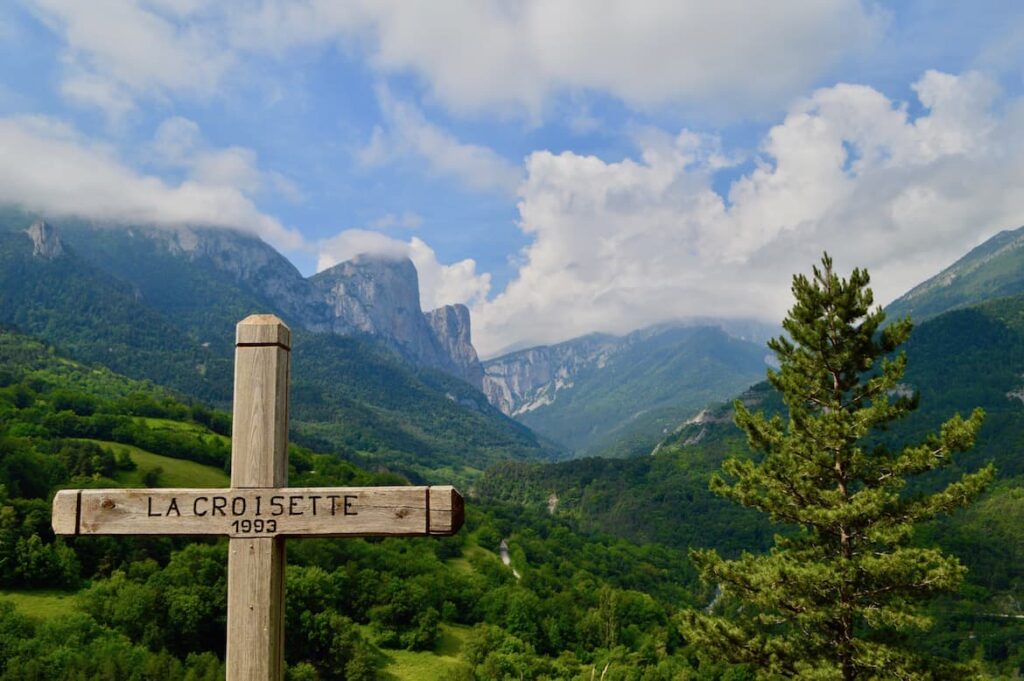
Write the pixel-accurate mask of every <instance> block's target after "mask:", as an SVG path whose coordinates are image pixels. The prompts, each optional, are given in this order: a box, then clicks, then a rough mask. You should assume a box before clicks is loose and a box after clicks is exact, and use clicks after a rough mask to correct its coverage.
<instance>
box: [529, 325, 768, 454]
mask: <svg viewBox="0 0 1024 681" xmlns="http://www.w3.org/2000/svg"><path fill="white" fill-rule="evenodd" d="M570 342H571V341H570ZM621 344H622V348H621V349H619V350H618V351H616V352H614V353H613V354H611V355H610V356H609V357H608V359H607V360H606V361H602V362H598V363H592V364H591V365H589V366H587V367H586V368H584V369H582V370H580V371H579V372H578V373H576V374H575V375H574V376H573V377H572V383H573V385H572V387H571V388H566V389H562V390H559V391H558V392H557V393H555V395H554V399H553V401H551V402H550V403H547V404H542V405H540V406H538V407H537V408H536V409H533V410H531V411H527V412H525V413H522V414H520V415H518V416H517V419H518V420H519V421H521V422H522V423H524V424H526V425H527V426H529V427H530V428H532V429H533V430H534V431H536V432H538V433H540V434H542V435H544V436H546V437H549V438H551V439H552V440H555V441H557V442H560V443H562V444H564V445H565V446H566V447H567V448H569V449H570V450H571V451H573V452H574V453H575V455H577V456H588V455H589V456H594V455H598V456H636V455H643V454H648V453H649V452H650V451H651V449H652V448H653V447H654V445H656V444H657V443H658V442H659V441H660V440H661V439H662V438H663V437H664V436H665V433H666V432H667V430H670V429H671V428H673V427H674V426H675V425H676V424H677V423H678V422H679V421H680V420H682V419H683V418H685V417H686V416H687V415H688V414H690V413H692V412H693V411H694V410H696V409H698V408H700V407H701V406H703V405H705V404H707V403H708V402H710V401H713V400H719V399H722V398H724V397H727V396H729V395H731V394H734V393H735V392H737V391H738V390H742V389H743V388H745V387H746V386H748V385H750V384H751V383H754V382H756V381H758V380H760V379H762V378H764V371H765V364H764V357H765V355H766V351H765V349H764V348H763V347H762V346H761V345H759V344H756V343H751V342H748V341H743V340H740V339H737V338H733V337H731V336H729V335H728V334H726V333H725V332H724V331H722V330H721V329H719V328H715V327H675V328H673V327H665V328H656V329H651V330H645V331H642V332H637V333H634V334H630V335H629V336H627V337H626V338H625V339H622V341H621Z"/></svg>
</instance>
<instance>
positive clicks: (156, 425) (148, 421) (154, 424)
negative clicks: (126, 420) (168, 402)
mask: <svg viewBox="0 0 1024 681" xmlns="http://www.w3.org/2000/svg"><path fill="white" fill-rule="evenodd" d="M135 420H136V421H139V422H140V423H143V424H145V426H146V427H147V428H149V429H150V430H171V431H174V432H177V433H192V434H193V435H195V436H197V437H206V438H211V437H212V438H216V439H218V440H220V441H221V442H223V443H225V444H230V443H231V438H228V437H224V436H223V435H218V434H217V433H214V432H213V431H211V430H209V429H207V428H206V427H204V426H201V425H199V424H196V423H185V422H184V421H172V420H171V419H157V418H151V417H148V416H140V417H138V418H136V419H135Z"/></svg>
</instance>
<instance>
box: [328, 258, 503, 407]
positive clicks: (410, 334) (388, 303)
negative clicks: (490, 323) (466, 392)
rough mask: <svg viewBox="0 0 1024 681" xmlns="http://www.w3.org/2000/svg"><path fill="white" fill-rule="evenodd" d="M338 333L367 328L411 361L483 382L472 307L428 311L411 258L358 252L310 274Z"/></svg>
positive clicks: (469, 380) (332, 327) (476, 382)
mask: <svg viewBox="0 0 1024 681" xmlns="http://www.w3.org/2000/svg"><path fill="white" fill-rule="evenodd" d="M310 283H311V284H312V286H313V288H314V290H315V291H316V292H317V293H318V294H319V296H320V298H321V300H323V301H324V302H325V303H326V304H327V307H328V311H329V315H330V318H329V320H328V323H329V325H330V328H331V330H332V331H334V332H335V333H340V334H350V333H364V334H367V335H370V336H374V337H376V338H378V339H380V340H383V341H384V343H385V344H386V345H388V346H389V347H391V348H392V349H394V350H396V351H397V352H399V354H401V355H403V356H405V357H406V358H408V359H410V360H412V361H413V362H415V363H417V364H420V365H424V366H428V367H432V368H436V369H441V370H443V371H446V372H448V373H450V374H453V375H455V376H458V377H459V378H462V379H464V380H466V381H468V382H469V383H471V384H472V385H474V386H476V387H477V388H479V387H480V381H481V377H482V375H483V370H482V368H481V367H480V362H479V360H478V359H477V357H476V350H474V349H473V346H472V344H471V343H470V326H469V310H467V309H466V308H465V306H458V307H460V308H461V310H456V307H455V306H448V307H444V308H441V309H440V310H435V311H434V312H431V313H429V314H426V315H424V314H423V311H422V310H421V308H420V290H419V278H418V276H417V274H416V267H415V266H414V265H413V264H412V261H411V260H409V259H408V258H389V257H385V256H376V255H367V254H362V255H358V256H356V257H355V258H353V259H352V260H348V261H345V262H343V263H339V264H337V265H335V266H334V267H331V268H330V269H327V270H324V271H323V272H320V273H319V274H317V275H315V276H313V277H312V278H311V279H310Z"/></svg>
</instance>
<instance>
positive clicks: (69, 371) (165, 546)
mask: <svg viewBox="0 0 1024 681" xmlns="http://www.w3.org/2000/svg"><path fill="white" fill-rule="evenodd" d="M0 357H2V360H3V362H2V365H3V366H4V370H3V373H2V375H0V386H2V387H0V433H2V435H0V485H2V487H0V489H2V493H0V519H2V520H0V533H2V535H0V588H2V589H3V590H4V591H3V596H0V631H2V634H0V668H2V669H3V670H4V671H3V674H2V675H0V678H3V679H54V678H82V677H84V678H106V679H178V678H188V679H208V678H220V676H221V675H222V674H223V669H222V664H223V662H222V653H223V646H224V616H225V598H226V591H225V574H226V542H224V541H193V540H187V539H169V538H160V537H152V538H115V537H99V538H76V539H73V540H63V539H55V538H54V537H53V535H52V532H51V530H50V527H49V525H50V523H49V517H50V513H49V511H50V508H49V501H50V498H51V497H52V495H53V493H54V492H55V490H57V489H60V488H62V487H110V486H123V485H128V486H138V485H150V486H160V485H183V484H191V485H197V484H198V485H203V484H205V485H226V484H227V478H226V476H225V475H224V473H223V471H224V469H225V466H226V464H227V461H228V456H229V448H228V443H227V439H226V437H225V434H226V433H228V432H229V429H230V424H229V419H228V417H227V415H225V414H224V413H222V412H217V411H214V410H211V409H209V408H207V407H205V406H203V405H201V404H198V403H194V402H193V403H190V402H186V401H183V400H182V399H180V398H177V397H175V396H174V395H172V394H171V393H168V392H167V391H164V390H162V389H160V388H157V387H155V386H152V385H148V384H144V383H139V382H137V381H132V380H129V379H124V378H122V377H119V376H117V375H116V374H113V373H111V372H110V371H108V370H105V369H102V368H97V367H89V366H85V365H81V364H78V363H75V362H72V361H70V360H67V359H64V358H62V357H60V356H59V355H57V354H56V353H55V352H54V351H53V349H52V348H49V347H47V346H44V345H43V344H41V343H38V342H36V341H33V340H30V339H27V338H26V337H23V336H19V335H17V334H13V333H10V332H4V333H3V334H0ZM401 482H403V479H402V478H401V477H399V476H397V475H396V474H394V473H388V472H386V471H378V472H374V473H371V472H367V471H365V470H363V469H360V468H357V467H356V466H354V465H352V464H350V463H347V462H344V461H341V460H339V459H338V458H337V457H335V456H329V455H324V454H317V453H314V452H312V451H310V450H308V449H305V448H302V447H298V446H295V445H293V446H291V448H290V483H291V484H293V485H328V484H331V485H338V484H355V485H362V484H367V485H368V484H396V483H401ZM503 539H504V540H506V541H507V543H508V545H509V546H510V553H511V559H510V560H511V567H513V568H515V573H514V572H513V570H512V569H510V567H507V566H506V565H503V564H502V562H501V560H500V559H499V557H498V549H499V544H500V543H501V541H502V540H503ZM288 561H289V568H288V573H287V588H288V601H287V625H286V626H287V662H288V665H289V671H288V674H289V678H294V679H313V678H319V679H368V678H378V677H379V675H381V674H389V673H392V672H391V671H389V670H395V671H396V672H397V673H399V674H407V675H406V676H404V678H416V676H415V674H416V673H427V674H433V673H438V674H440V673H444V674H450V675H452V676H453V677H454V678H481V679H494V678H506V677H507V678H519V677H520V676H523V677H524V678H576V677H579V678H589V675H590V674H591V672H592V670H594V669H596V670H597V671H598V673H599V674H600V673H602V672H604V673H605V678H607V679H622V678H649V679H670V678H678V676H679V675H680V674H684V673H687V672H686V670H691V669H698V668H700V666H701V662H700V659H699V656H698V655H697V654H696V653H695V652H694V651H689V650H687V648H686V647H685V645H684V642H683V641H682V640H681V639H680V638H679V636H678V633H677V632H676V628H675V626H674V624H673V622H674V617H675V614H676V613H677V612H678V609H679V608H682V607H689V606H691V605H692V604H693V603H695V602H696V601H695V598H696V596H695V594H694V592H693V591H692V589H691V587H692V586H693V585H694V583H695V582H694V575H693V573H692V570H691V569H690V567H689V565H688V562H687V560H686V558H685V555H684V554H683V553H682V552H681V551H678V550H674V549H669V548H664V547H660V546H657V545H646V546H638V545H636V544H633V543H631V542H627V541H624V540H621V539H616V538H613V537H612V536H610V535H604V534H599V533H594V532H581V531H580V530H579V528H578V527H577V526H576V525H575V524H574V523H572V522H571V521H569V520H566V519H560V518H555V517H552V516H550V515H549V514H548V513H547V512H546V511H536V512H535V511H526V512H524V511H523V510H522V509H521V508H519V507H517V506H514V505H509V504H503V503H487V504H478V503H472V504H471V505H470V513H469V516H468V519H467V527H466V528H465V529H464V530H463V531H462V532H461V533H460V534H459V535H457V536H456V537H452V538H449V539H444V540H440V541H435V540H427V539H384V540H344V541H343V540H304V541H292V542H290V543H289V549H288ZM516 575H518V577H517V576H516ZM69 594H74V595H73V596H70V595H69ZM409 668H411V669H412V670H413V671H404V672H403V670H408V669H409ZM424 669H426V670H428V671H427V672H424V671H423V670H424ZM417 670H418V671H417ZM705 672H707V673H709V674H712V675H714V674H715V673H716V672H715V670H714V669H713V668H707V669H705ZM409 674H411V675H409ZM399 678H403V677H399ZM419 678H422V676H421V677H419Z"/></svg>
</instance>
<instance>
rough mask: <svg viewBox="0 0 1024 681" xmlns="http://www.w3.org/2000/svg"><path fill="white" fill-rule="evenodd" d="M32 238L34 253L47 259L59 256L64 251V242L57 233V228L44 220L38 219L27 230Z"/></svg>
mask: <svg viewBox="0 0 1024 681" xmlns="http://www.w3.org/2000/svg"><path fill="white" fill-rule="evenodd" d="M25 233H26V234H28V237H29V238H30V239H32V255H33V256H35V257H37V258H43V259H45V260H53V259H54V258H59V257H60V256H61V255H63V253H64V244H63V243H62V242H61V240H60V237H59V236H58V235H57V230H55V229H54V228H53V227H51V226H50V224H49V223H47V222H45V221H43V220H36V221H35V222H33V223H32V225H31V226H30V227H29V228H28V229H27V230H25Z"/></svg>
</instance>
